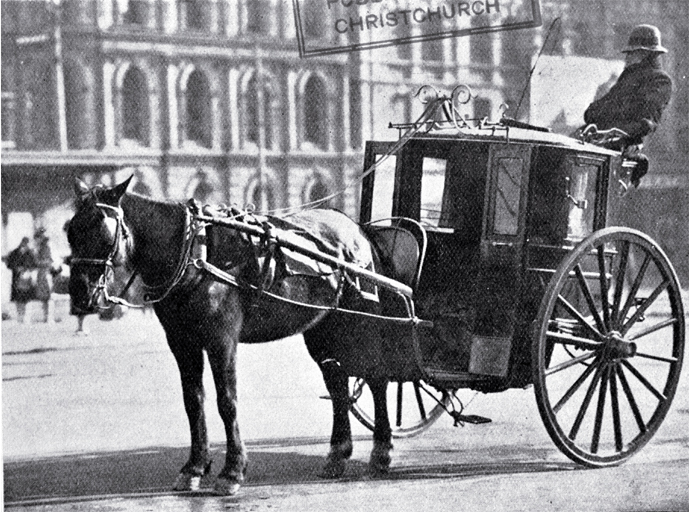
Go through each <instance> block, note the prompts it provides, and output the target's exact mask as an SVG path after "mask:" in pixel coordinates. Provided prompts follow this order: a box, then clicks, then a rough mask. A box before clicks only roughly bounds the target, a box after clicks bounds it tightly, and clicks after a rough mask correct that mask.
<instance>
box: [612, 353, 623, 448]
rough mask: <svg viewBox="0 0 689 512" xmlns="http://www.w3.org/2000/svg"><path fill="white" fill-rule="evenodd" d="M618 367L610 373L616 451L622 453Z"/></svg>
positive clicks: (613, 368)
mask: <svg viewBox="0 0 689 512" xmlns="http://www.w3.org/2000/svg"><path fill="white" fill-rule="evenodd" d="M616 375H617V365H615V366H613V367H612V368H611V371H610V403H611V406H612V425H613V430H614V432H615V450H617V451H618V452H621V451H622V448H623V443H622V423H621V422H620V402H619V398H618V396H617V379H616V378H615V376H616Z"/></svg>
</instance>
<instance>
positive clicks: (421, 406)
mask: <svg viewBox="0 0 689 512" xmlns="http://www.w3.org/2000/svg"><path fill="white" fill-rule="evenodd" d="M349 396H350V399H351V411H352V414H354V417H355V418H356V419H357V420H359V422H360V423H361V424H362V425H364V426H365V427H366V428H368V429H369V430H373V426H374V421H373V397H372V396H371V391H370V390H369V388H368V386H367V385H366V381H365V380H364V379H360V378H354V377H352V378H350V382H349ZM449 405H450V396H449V395H448V394H447V393H446V392H441V391H438V390H437V389H435V388H434V387H432V386H429V385H428V384H426V383H425V382H424V381H410V382H391V383H390V384H389V385H388V414H389V416H390V426H391V428H392V437H394V438H401V437H411V436H414V435H416V434H420V433H421V432H423V431H424V430H426V429H427V428H428V427H430V426H431V425H432V424H433V423H435V421H436V420H437V419H438V418H439V417H440V415H441V414H442V413H443V412H444V411H445V408H446V407H448V406H449Z"/></svg>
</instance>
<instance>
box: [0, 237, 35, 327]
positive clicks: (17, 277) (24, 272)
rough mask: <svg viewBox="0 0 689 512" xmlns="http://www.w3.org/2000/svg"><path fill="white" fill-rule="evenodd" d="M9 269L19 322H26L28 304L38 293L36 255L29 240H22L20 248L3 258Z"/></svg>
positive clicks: (11, 297)
mask: <svg viewBox="0 0 689 512" xmlns="http://www.w3.org/2000/svg"><path fill="white" fill-rule="evenodd" d="M3 259H4V260H5V264H6V265H7V268H8V269H10V270H11V271H12V290H11V293H10V300H11V301H12V302H14V303H15V304H16V307H17V321H18V322H19V323H20V324H23V323H24V322H25V320H26V304H27V303H28V302H29V301H31V300H32V299H33V298H34V295H35V292H36V280H37V271H36V255H35V253H34V251H33V249H32V248H31V247H30V246H29V239H28V238H27V237H24V238H22V241H21V243H20V244H19V246H18V247H17V248H16V249H14V250H13V251H11V252H10V253H9V254H8V255H7V256H5V257H4V258H3Z"/></svg>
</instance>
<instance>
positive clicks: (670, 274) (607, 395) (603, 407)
mask: <svg viewBox="0 0 689 512" xmlns="http://www.w3.org/2000/svg"><path fill="white" fill-rule="evenodd" d="M683 354H684V312H683V308H682V298H681V293H680V287H679V283H678V281H677V276H676V275H675V272H674V270H673V268H672V266H671V264H670V262H669V261H668V259H667V256H666V255H665V254H664V253H663V251H662V250H661V249H660V247H658V245H657V244H656V243H654V242H653V240H651V239H650V238H649V237H647V236H646V235H644V234H643V233H640V232H638V231H635V230H632V229H627V228H607V229H603V230H601V231H598V232H596V233H594V234H593V235H591V236H589V237H588V238H587V239H586V240H584V241H583V242H582V243H581V244H579V245H578V246H577V247H576V248H575V249H574V250H573V252H572V253H571V254H570V255H569V256H568V257H567V258H565V260H564V261H563V262H562V263H561V265H560V267H559V268H558V269H557V271H556V272H555V274H554V276H553V277H552V279H551V281H550V283H549V285H548V287H547V290H546V293H545V296H544V297H543V300H542V302H541V307H540V310H539V314H538V319H537V323H536V325H535V329H534V340H533V351H532V370H533V380H534V387H535V392H536V401H537V403H538V409H539V412H540V415H541V418H542V419H543V423H544V425H545V427H546V429H547V431H548V433H549V434H550V437H551V438H552V439H553V441H554V442H555V444H556V445H557V447H558V448H559V449H560V450H561V451H562V452H563V453H564V454H565V455H566V456H567V457H569V458H570V459H572V460H573V461H575V462H578V463H580V464H583V465H586V466H590V467H604V466H610V465H615V464H619V463H621V462H623V461H624V460H626V459H627V458H629V457H631V456H632V455H633V454H634V453H635V452H637V451H638V450H639V449H641V448H642V447H643V446H644V445H645V444H646V443H647V442H648V441H649V440H650V439H651V437H653V435H654V434H655V432H656V431H657V429H658V427H659V426H660V424H661V423H662V421H663V419H664V418H665V415H666V414H667V412H668V409H669V408H670V404H671V402H672V399H673V397H674V394H675V391H676V390H677V385H678V380H679V376H680V370H681V367H682V356H683Z"/></svg>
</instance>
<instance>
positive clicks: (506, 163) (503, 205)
mask: <svg viewBox="0 0 689 512" xmlns="http://www.w3.org/2000/svg"><path fill="white" fill-rule="evenodd" d="M522 168H523V162H522V159H521V158H500V159H498V183H497V187H496V189H495V194H496V197H495V217H494V219H493V232H494V233H495V234H498V235H516V234H517V233H518V231H519V201H520V198H521V183H522Z"/></svg>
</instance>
